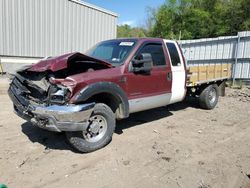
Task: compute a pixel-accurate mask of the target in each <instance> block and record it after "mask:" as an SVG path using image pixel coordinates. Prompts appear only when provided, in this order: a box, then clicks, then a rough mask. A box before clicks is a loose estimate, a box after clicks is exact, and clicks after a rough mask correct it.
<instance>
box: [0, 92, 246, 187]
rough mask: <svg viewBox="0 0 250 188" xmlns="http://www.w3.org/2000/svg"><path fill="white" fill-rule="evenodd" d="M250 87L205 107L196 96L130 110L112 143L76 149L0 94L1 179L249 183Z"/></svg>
mask: <svg viewBox="0 0 250 188" xmlns="http://www.w3.org/2000/svg"><path fill="white" fill-rule="evenodd" d="M249 97H250V89H243V90H232V89H228V88H227V96H226V97H221V98H220V100H219V103H218V106H217V107H216V108H215V109H214V110H211V111H206V110H201V109H199V108H198V106H197V104H196V103H195V102H194V101H190V100H188V101H185V102H183V103H178V104H175V105H171V106H168V107H163V108H158V109H154V110H150V111H146V112H141V113H136V114H133V115H132V116H131V117H130V118H128V119H126V120H122V121H119V122H118V123H117V129H116V133H115V134H114V136H113V140H112V142H111V143H110V144H109V145H108V146H107V147H105V148H104V149H101V150H99V151H96V152H93V153H90V154H79V153H77V152H75V151H73V150H71V147H70V146H69V145H68V144H67V143H66V142H65V137H64V135H63V134H58V133H51V132H47V131H44V130H41V129H39V128H36V127H34V126H32V125H30V123H27V122H25V121H23V120H22V119H20V118H18V117H17V116H16V115H15V114H14V113H13V112H12V104H11V102H10V100H9V98H8V96H7V95H6V94H1V95H0V99H1V100H0V106H1V111H0V144H1V147H0V183H5V184H6V185H8V187H14V188H15V187H19V188H22V187H25V188H28V187H98V188H99V187H103V188H109V187H114V188H117V187H120V188H121V187H126V188H127V187H143V188H144V187H171V188H172V187H173V188H175V187H183V188H214V187H215V188H216V187H218V188H239V187H242V188H249V187H250V179H249V178H248V176H250V100H249Z"/></svg>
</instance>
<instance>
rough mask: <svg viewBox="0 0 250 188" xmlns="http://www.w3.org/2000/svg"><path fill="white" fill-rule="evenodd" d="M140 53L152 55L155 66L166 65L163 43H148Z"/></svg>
mask: <svg viewBox="0 0 250 188" xmlns="http://www.w3.org/2000/svg"><path fill="white" fill-rule="evenodd" d="M139 53H140V54H141V53H149V54H151V56H152V59H153V64H154V66H162V65H166V60H165V55H164V52H163V48H162V45H161V44H157V43H155V44H154V43H149V44H146V45H145V46H144V47H143V48H142V49H141V50H140V51H139Z"/></svg>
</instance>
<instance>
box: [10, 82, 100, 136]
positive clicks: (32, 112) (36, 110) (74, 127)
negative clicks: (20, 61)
mask: <svg viewBox="0 0 250 188" xmlns="http://www.w3.org/2000/svg"><path fill="white" fill-rule="evenodd" d="M20 84H21V83H20V82H19V81H18V80H17V79H16V78H15V79H14V80H13V82H12V83H11V85H10V88H9V90H8V94H9V96H10V98H11V100H12V101H13V103H14V111H15V113H16V114H17V115H18V116H19V117H21V118H23V119H25V120H27V121H30V122H32V123H33V124H34V125H36V126H38V127H40V128H43V129H47V130H50V131H55V132H62V131H85V130H87V128H88V126H89V122H88V119H89V117H90V115H91V114H92V112H93V109H94V106H95V103H89V104H81V105H64V106H60V105H52V106H42V105H34V104H31V103H30V101H29V100H27V99H26V98H25V97H24V96H23V95H22V92H23V91H25V89H27V88H24V86H23V85H20Z"/></svg>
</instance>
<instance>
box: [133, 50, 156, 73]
mask: <svg viewBox="0 0 250 188" xmlns="http://www.w3.org/2000/svg"><path fill="white" fill-rule="evenodd" d="M132 66H133V72H134V73H142V74H143V73H144V74H145V73H146V74H149V73H150V71H151V70H152V68H153V59H152V56H151V54H149V53H142V54H139V55H137V56H136V57H134V59H133V60H132Z"/></svg>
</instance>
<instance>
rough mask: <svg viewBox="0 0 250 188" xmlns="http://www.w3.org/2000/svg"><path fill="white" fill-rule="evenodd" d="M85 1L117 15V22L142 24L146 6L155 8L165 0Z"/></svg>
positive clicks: (145, 14) (132, 24)
mask: <svg viewBox="0 0 250 188" xmlns="http://www.w3.org/2000/svg"><path fill="white" fill-rule="evenodd" d="M84 1H86V2H87V3H91V4H93V5H96V6H99V7H102V8H105V9H107V10H110V11H112V12H115V13H117V14H118V15H119V17H118V24H119V25H123V24H128V25H130V26H133V27H135V26H143V25H144V22H145V20H146V17H147V11H146V9H147V7H153V8H157V7H159V6H160V5H162V4H163V3H164V2H165V0H123V1H122V0H120V1H119V0H84Z"/></svg>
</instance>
